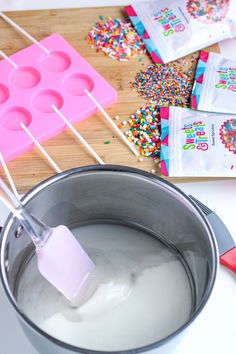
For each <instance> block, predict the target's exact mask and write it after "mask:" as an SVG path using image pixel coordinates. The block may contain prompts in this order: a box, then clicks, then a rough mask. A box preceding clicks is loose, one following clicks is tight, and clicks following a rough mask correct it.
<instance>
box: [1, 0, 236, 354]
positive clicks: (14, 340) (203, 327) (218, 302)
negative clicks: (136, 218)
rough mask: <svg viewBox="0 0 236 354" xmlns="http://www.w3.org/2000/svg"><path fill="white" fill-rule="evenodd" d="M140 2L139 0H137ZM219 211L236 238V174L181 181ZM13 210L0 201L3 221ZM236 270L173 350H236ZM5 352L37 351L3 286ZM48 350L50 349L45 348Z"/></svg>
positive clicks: (9, 0) (224, 275)
mask: <svg viewBox="0 0 236 354" xmlns="http://www.w3.org/2000/svg"><path fill="white" fill-rule="evenodd" d="M137 1H139V0H137ZM124 4H129V1H125V0H115V1H108V0H0V10H2V11H10V10H24V9H43V8H63V7H78V6H80V7H84V6H106V5H110V6H111V5H124ZM235 45H236V39H235V40H228V41H224V42H222V43H221V45H220V47H221V51H222V53H223V54H224V55H225V56H229V57H232V56H233V55H234V58H235V59H236V51H232V48H235V47H234V46H235ZM178 186H179V187H180V188H181V189H182V190H183V191H184V192H186V193H187V194H192V195H193V196H195V197H197V198H198V199H199V200H201V201H202V202H204V203H205V204H206V205H207V206H209V207H210V208H211V209H213V210H214V211H216V212H217V214H218V215H219V216H220V217H221V218H222V220H223V221H224V222H225V224H226V226H227V227H228V229H229V230H230V232H231V233H232V236H233V237H234V239H235V241H236V214H235V211H236V179H235V180H222V181H212V182H198V183H185V184H178ZM6 216H7V211H6V209H5V208H4V207H3V205H2V204H1V203H0V224H1V223H3V222H4V220H5V218H6ZM235 319H236V275H234V274H232V273H231V272H230V271H228V270H227V269H225V268H223V267H220V268H219V273H218V276H217V280H216V285H215V289H214V291H213V294H212V296H211V298H210V301H209V302H208V304H207V306H206V307H205V309H204V311H203V312H202V313H201V315H200V316H199V317H198V318H197V320H196V321H195V322H194V323H193V324H192V325H191V330H190V331H188V332H187V333H186V335H185V336H184V337H183V339H182V341H181V342H180V344H179V346H178V347H177V348H176V350H175V351H174V352H173V353H170V354H223V353H226V354H235V353H236V343H235V338H236V325H235ZM0 354H36V351H35V350H34V349H33V348H32V346H31V345H30V344H29V342H28V341H27V340H26V338H25V336H24V334H23V332H22V331H21V328H20V326H19V325H18V322H17V320H16V317H15V314H14V312H13V310H12V308H11V307H10V305H9V303H8V301H7V300H6V298H5V295H4V293H3V290H2V288H1V285H0ZM42 354H47V353H42Z"/></svg>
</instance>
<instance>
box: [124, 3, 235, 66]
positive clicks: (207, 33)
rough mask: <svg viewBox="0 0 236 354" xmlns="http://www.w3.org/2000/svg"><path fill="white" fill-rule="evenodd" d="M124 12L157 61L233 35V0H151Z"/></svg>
mask: <svg viewBox="0 0 236 354" xmlns="http://www.w3.org/2000/svg"><path fill="white" fill-rule="evenodd" d="M126 13H127V14H128V16H129V18H130V20H131V21H132V23H133V25H134V27H135V28H136V30H137V32H138V33H139V35H140V36H141V37H142V38H143V41H144V43H145V45H146V48H147V50H148V51H149V53H150V55H151V57H152V59H153V61H154V62H155V63H159V64H163V63H168V62H170V61H172V60H175V59H178V58H181V57H183V56H185V55H187V54H190V53H193V52H195V51H197V50H200V49H203V48H205V47H207V46H209V45H212V44H214V43H217V42H220V41H222V40H224V39H227V38H233V37H235V36H236V0H165V1H161V0H151V1H145V2H137V3H135V4H133V5H130V6H127V7H126Z"/></svg>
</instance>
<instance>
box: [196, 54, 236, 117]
mask: <svg viewBox="0 0 236 354" xmlns="http://www.w3.org/2000/svg"><path fill="white" fill-rule="evenodd" d="M191 106H192V108H194V109H199V110H203V111H210V112H223V113H235V114H236V60H230V59H227V58H224V57H223V56H222V55H220V54H216V53H208V52H204V51H202V52H201V53H200V58H199V61H198V66H197V70H196V74H195V82H194V86H193V91H192V97H191Z"/></svg>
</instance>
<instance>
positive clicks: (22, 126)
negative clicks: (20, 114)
mask: <svg viewBox="0 0 236 354" xmlns="http://www.w3.org/2000/svg"><path fill="white" fill-rule="evenodd" d="M20 126H21V128H22V129H23V130H24V131H25V133H26V134H27V135H28V136H29V138H30V139H31V140H32V141H33V143H34V144H35V145H36V146H37V148H38V149H39V150H40V151H41V153H42V154H43V155H44V156H45V157H46V159H47V160H48V162H49V163H50V165H51V166H52V168H53V169H54V170H55V171H56V172H58V173H60V172H61V169H60V168H59V167H58V165H57V164H56V162H54V161H53V159H52V158H51V157H50V156H49V155H48V153H47V151H46V150H45V149H44V148H43V147H42V145H41V144H40V143H39V141H38V140H37V139H36V138H35V137H34V136H33V134H32V133H31V132H30V130H29V129H28V128H27V127H26V126H25V124H24V123H22V122H21V123H20Z"/></svg>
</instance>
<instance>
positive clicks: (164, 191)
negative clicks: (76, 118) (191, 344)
mask: <svg viewBox="0 0 236 354" xmlns="http://www.w3.org/2000/svg"><path fill="white" fill-rule="evenodd" d="M23 203H24V204H25V205H26V206H27V209H28V210H29V211H30V212H31V213H32V214H33V215H35V216H37V217H38V218H40V219H42V220H43V221H44V222H45V223H47V224H48V225H50V226H57V225H58V224H64V225H67V226H68V227H70V228H72V229H73V228H75V227H77V226H80V225H86V224H92V223H96V222H111V223H116V224H122V225H129V226H131V227H134V228H137V229H141V230H145V231H146V232H147V233H148V234H149V235H152V237H154V238H157V239H158V240H161V242H163V243H164V244H165V245H166V246H167V247H170V248H171V249H172V250H173V252H175V253H176V254H177V256H178V257H179V259H180V260H181V262H182V263H183V265H184V267H185V269H186V273H187V274H188V279H189V283H190V286H191V291H192V311H191V315H190V316H189V319H188V321H187V322H186V323H184V324H183V326H181V328H179V329H177V331H175V333H173V334H172V333H171V334H170V337H171V335H175V334H177V333H178V332H180V331H181V330H182V329H183V328H185V327H186V326H188V325H189V324H190V323H191V321H192V320H193V319H194V318H195V317H196V315H197V314H198V313H199V312H200V311H201V309H202V308H203V307H204V305H205V304H206V302H207V300H208V298H209V296H210V294H211V291H212V287H213V284H214V280H215V275H216V268H217V267H216V265H217V259H216V247H215V243H214V237H212V233H211V229H210V228H209V226H208V224H207V222H206V220H205V219H204V216H203V215H201V214H200V213H199V211H198V210H197V209H196V208H195V206H194V205H193V203H192V202H191V200H189V199H188V198H187V197H186V196H185V195H184V194H183V193H182V192H180V191H179V190H178V189H177V188H175V187H174V186H172V185H171V184H169V183H167V182H165V181H164V180H162V179H161V178H157V177H155V176H152V175H150V174H147V173H144V172H143V171H139V170H133V169H129V168H125V167H120V166H108V165H107V166H105V167H104V166H97V167H96V166H95V167H87V168H86V167H85V168H79V169H74V170H70V171H67V172H65V173H63V174H60V175H57V176H55V177H53V178H51V179H49V180H47V181H45V182H43V183H42V184H40V185H39V186H37V187H35V188H34V189H33V190H32V191H30V192H29V193H28V194H27V195H26V196H25V198H24V200H23ZM2 235H3V241H2V249H1V266H2V279H3V283H4V287H5V289H6V292H7V294H8V297H9V298H10V300H11V302H12V303H13V305H14V307H15V309H16V310H17V312H18V314H19V315H20V317H21V318H22V317H23V318H24V321H25V322H27V324H28V325H29V326H32V323H33V319H28V318H27V316H25V315H24V314H22V311H21V309H20V308H19V306H18V302H17V291H18V286H19V283H20V280H21V276H22V274H23V272H24V269H25V267H27V264H28V262H29V261H30V259H31V257H32V256H33V254H34V248H33V245H32V243H31V241H30V239H29V237H28V236H27V235H25V233H24V231H23V232H19V223H18V222H17V221H16V220H15V219H9V220H8V222H7V224H6V225H5V227H4V230H3V232H2ZM34 329H36V331H37V330H38V328H37V326H34ZM41 334H42V332H41ZM168 338H169V337H168ZM168 338H164V341H165V340H167V339H168ZM162 342H163V340H162V341H160V343H159V342H158V343H155V345H156V346H158V345H159V344H161V343H162ZM59 344H60V345H62V346H63V343H59ZM150 344H152V345H153V343H150ZM88 349H89V348H88ZM75 351H76V348H74V351H73V352H75ZM71 352H72V351H71Z"/></svg>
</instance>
